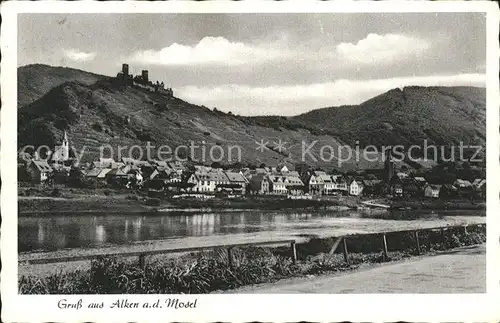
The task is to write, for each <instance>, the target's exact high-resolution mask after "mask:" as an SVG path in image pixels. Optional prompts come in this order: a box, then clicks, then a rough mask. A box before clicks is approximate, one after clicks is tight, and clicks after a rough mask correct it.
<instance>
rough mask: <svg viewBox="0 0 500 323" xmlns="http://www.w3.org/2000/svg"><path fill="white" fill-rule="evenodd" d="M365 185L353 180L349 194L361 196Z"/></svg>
mask: <svg viewBox="0 0 500 323" xmlns="http://www.w3.org/2000/svg"><path fill="white" fill-rule="evenodd" d="M363 188H364V186H363V183H362V182H361V181H359V180H356V179H352V181H351V182H350V183H349V194H350V195H354V196H359V195H361V193H362V192H363Z"/></svg>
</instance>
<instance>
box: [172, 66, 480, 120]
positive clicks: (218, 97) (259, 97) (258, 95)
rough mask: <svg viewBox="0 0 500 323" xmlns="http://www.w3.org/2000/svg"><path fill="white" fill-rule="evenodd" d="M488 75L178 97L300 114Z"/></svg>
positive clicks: (231, 89)
mask: <svg viewBox="0 0 500 323" xmlns="http://www.w3.org/2000/svg"><path fill="white" fill-rule="evenodd" d="M485 84H486V83H485V75H484V74H456V75H434V76H418V77H397V78H388V79H370V80H347V79H342V80H337V81H335V82H327V83H317V84H309V85H290V86H287V85H284V86H267V87H252V86H248V85H233V84H227V85H220V86H213V87H198V86H185V87H181V88H179V89H175V92H176V96H179V97H180V98H182V99H184V100H187V101H188V102H191V103H196V104H200V105H205V106H208V107H210V108H212V107H217V108H218V109H219V110H223V111H232V112H233V113H236V114H242V115H269V114H278V115H289V116H290V115H297V114H300V113H304V112H307V111H310V110H313V109H318V108H323V107H328V106H339V105H349V104H359V103H362V102H364V101H366V100H368V99H370V98H372V97H374V96H376V95H379V94H381V93H383V92H386V91H388V90H390V89H393V88H397V87H404V86H410V85H420V86H459V85H464V86H465V85H472V86H485Z"/></svg>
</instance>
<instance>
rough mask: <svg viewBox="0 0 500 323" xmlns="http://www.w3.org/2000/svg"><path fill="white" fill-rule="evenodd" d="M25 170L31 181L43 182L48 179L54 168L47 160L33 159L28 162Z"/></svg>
mask: <svg viewBox="0 0 500 323" xmlns="http://www.w3.org/2000/svg"><path fill="white" fill-rule="evenodd" d="M27 171H28V174H29V177H30V178H31V182H32V183H34V184H43V183H46V182H47V181H48V180H49V179H50V177H51V176H52V173H53V171H54V170H53V169H52V167H50V165H49V164H48V163H47V160H33V161H32V162H31V163H29V165H28V168H27Z"/></svg>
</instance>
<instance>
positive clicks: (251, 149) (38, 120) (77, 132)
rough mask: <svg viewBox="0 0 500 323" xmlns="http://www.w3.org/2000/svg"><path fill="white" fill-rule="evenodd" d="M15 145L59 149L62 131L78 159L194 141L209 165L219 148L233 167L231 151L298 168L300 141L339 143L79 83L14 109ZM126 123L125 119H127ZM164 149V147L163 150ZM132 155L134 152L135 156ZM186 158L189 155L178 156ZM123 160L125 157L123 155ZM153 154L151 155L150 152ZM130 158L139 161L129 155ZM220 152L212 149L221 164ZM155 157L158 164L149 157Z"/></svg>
mask: <svg viewBox="0 0 500 323" xmlns="http://www.w3.org/2000/svg"><path fill="white" fill-rule="evenodd" d="M18 115H19V126H18V132H19V133H18V143H19V146H20V147H22V146H24V145H35V146H40V145H48V146H50V147H53V146H54V145H55V144H56V143H58V142H59V141H60V140H61V138H62V134H63V131H64V130H66V131H67V132H68V136H69V138H70V141H71V143H70V144H71V145H72V146H74V147H75V148H76V149H77V150H78V151H80V150H81V149H82V148H83V147H85V154H84V158H83V161H84V162H88V161H91V160H95V159H96V158H98V157H99V147H100V145H106V144H109V145H111V146H112V147H114V149H115V156H116V153H117V152H116V151H117V150H118V147H119V146H127V147H128V148H130V147H131V146H133V145H139V146H141V147H142V148H144V149H145V147H146V144H147V142H148V141H150V142H151V145H154V146H156V147H157V148H158V147H159V146H162V145H168V146H169V147H170V148H171V149H172V150H173V149H175V147H177V146H179V145H186V146H189V145H190V142H191V141H193V142H194V143H195V144H197V145H200V144H202V142H205V143H206V147H207V148H206V152H207V153H206V154H205V156H206V159H207V160H206V162H207V163H210V162H211V161H210V160H209V159H210V155H209V153H208V152H209V149H210V147H211V146H214V145H218V146H221V147H223V149H224V154H225V156H226V158H225V159H224V160H223V161H222V163H225V164H228V163H229V162H233V163H234V162H236V161H237V160H236V157H237V150H231V151H232V160H231V161H229V160H228V158H227V156H228V151H229V150H230V149H229V148H228V147H231V146H239V147H241V155H242V162H243V163H245V164H247V163H252V164H255V165H259V164H260V163H265V164H268V165H276V164H277V163H279V162H286V161H289V162H291V163H299V162H301V156H302V154H301V151H302V146H301V145H302V144H301V143H302V141H303V140H304V142H306V143H311V142H313V141H315V140H318V141H319V142H320V144H318V145H317V146H316V147H315V148H317V149H315V150H313V151H312V153H313V154H314V155H316V156H317V155H318V151H319V148H320V147H321V146H320V145H330V146H332V147H334V149H335V150H337V147H338V146H339V145H340V144H341V143H340V142H339V141H338V140H337V139H336V138H334V137H332V136H327V135H322V136H317V135H312V134H311V133H310V132H309V131H308V130H306V129H296V130H289V129H284V128H281V129H273V128H269V127H262V126H258V125H256V124H255V122H254V121H253V120H251V119H249V118H246V117H237V116H232V115H228V114H225V113H222V112H214V111H211V110H209V109H207V108H203V107H199V106H196V105H192V104H189V103H187V102H185V101H182V100H180V99H178V98H175V97H173V98H169V97H166V96H164V95H162V94H158V93H150V92H146V91H144V90H142V89H139V88H132V87H128V88H121V87H119V86H116V85H114V84H113V83H112V82H110V81H108V80H103V81H99V82H97V83H96V84H93V85H85V84H82V83H79V82H67V83H63V84H61V85H59V86H57V87H55V88H54V89H52V90H51V91H49V92H48V93H47V94H46V95H45V96H43V97H42V98H41V99H40V100H37V101H35V102H33V103H32V104H29V105H27V106H25V107H23V108H22V109H19V112H18ZM127 117H130V121H127ZM262 139H265V141H268V144H267V147H268V148H269V149H265V150H264V151H263V152H261V151H259V150H256V147H257V144H256V142H260V141H261V140H262ZM279 139H282V140H283V141H285V142H286V147H287V148H288V149H287V150H285V151H281V152H279V151H278V150H277V149H276V143H275V142H276V141H278V140H279ZM165 149H167V148H165ZM200 152H201V149H196V150H195V155H194V158H195V159H198V160H200V159H201V157H200V156H201V155H200ZM135 153H137V151H135ZM180 153H181V155H183V156H184V155H185V153H186V149H181V150H180ZM122 154H123V155H125V156H126V157H127V156H128V150H124V151H123V153H122ZM155 154H156V150H155ZM132 155H133V156H134V157H136V158H137V157H139V156H138V155H136V154H132ZM219 156H220V151H219V150H216V151H214V157H215V158H218V157H219ZM152 158H157V156H156V155H153V156H152ZM306 162H307V163H309V164H312V165H318V166H323V167H326V168H331V167H334V166H335V165H336V159H335V158H334V159H332V160H331V161H326V162H325V161H322V160H319V161H318V162H315V161H313V160H312V159H310V158H307V159H306ZM380 166H381V164H379V163H368V162H365V161H360V162H359V163H358V165H356V162H355V161H349V162H345V163H343V164H342V169H354V168H358V167H362V168H377V167H380Z"/></svg>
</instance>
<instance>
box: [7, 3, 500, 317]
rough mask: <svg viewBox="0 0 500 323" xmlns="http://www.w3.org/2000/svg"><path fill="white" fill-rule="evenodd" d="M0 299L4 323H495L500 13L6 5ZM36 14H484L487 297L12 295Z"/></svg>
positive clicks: (455, 7)
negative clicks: (21, 143)
mask: <svg viewBox="0 0 500 323" xmlns="http://www.w3.org/2000/svg"><path fill="white" fill-rule="evenodd" d="M1 10H2V26H1V27H2V29H1V38H0V39H1V50H2V62H1V70H2V72H3V73H1V74H0V78H1V90H2V92H1V94H2V103H3V104H2V105H3V109H2V110H1V119H0V120H1V127H0V134H1V175H2V188H1V211H2V214H3V217H2V227H1V237H0V243H1V257H2V264H3V266H2V272H1V297H2V305H3V308H2V320H3V321H6V322H9V321H28V322H35V321H64V322H72V321H75V322H76V321H80V322H81V321H92V322H109V321H114V322H125V321H128V322H130V321H140V322H146V321H159V320H161V321H169V322H171V321H234V322H238V321H251V320H258V321H299V320H307V321H343V320H350V321H399V320H406V321H498V320H499V319H500V310H498V309H497V305H498V300H499V299H500V266H499V265H500V243H499V237H500V221H499V219H500V217H499V215H498V211H499V210H500V208H499V192H500V190H499V187H500V181H498V180H497V179H500V173H499V156H500V155H499V144H500V135H499V110H498V107H499V102H500V100H499V93H498V92H499V87H500V86H499V80H498V70H499V48H498V33H499V24H498V22H499V11H498V7H497V5H496V4H495V3H493V2H482V1H474V2H455V1H453V2H425V3H424V2H414V1H412V2H403V1H397V2H394V1H393V2H341V3H338V2H337V3H334V2H308V3H304V2H296V1H291V2H268V1H247V2H245V1H244V2H237V3H235V2H225V1H224V2H222V1H217V2H180V1H174V2H169V3H153V2H89V1H82V2H71V3H70V2H50V4H49V3H47V2H8V3H2V5H1ZM27 12H40V13H56V12H61V13H63V12H65V13H68V12H75V13H76V12H78V13H83V12H87V13H97V12H108V13H112V12H116V13H126V12H143V13H160V12H211V13H215V12H226V13H228V12H232V13H235V12H247V13H250V12H289V13H291V12H485V13H486V12H487V47H488V48H487V112H486V113H487V165H488V168H487V178H488V179H489V181H488V186H487V203H488V207H487V224H488V225H487V237H488V238H487V293H485V294H439V295H430V294H357V295H352V294H350V295H335V294H334V295H322V294H320V295H237V294H231V295H219V294H217V295H64V296H60V295H49V296H35V295H18V294H17V203H16V201H17V178H16V177H17V175H16V172H15V171H12V170H14V169H17V163H16V158H15V156H16V155H17V152H16V150H17V135H16V134H17V114H16V111H17V17H16V14H17V13H27ZM125 298H126V299H128V300H129V301H131V302H133V301H138V302H144V301H146V300H149V301H155V300H156V299H163V300H164V299H167V298H179V299H182V300H193V299H198V301H197V304H198V306H197V308H196V310H191V309H186V310H171V309H169V310H165V309H158V310H154V309H138V310H133V309H109V308H108V309H105V310H88V309H85V308H83V309H80V310H59V309H58V308H57V302H58V301H59V300H61V299H68V301H74V302H76V301H78V300H79V299H82V300H83V302H84V303H86V304H88V303H90V302H97V301H100V300H102V301H106V302H110V301H111V302H113V301H115V300H117V299H125Z"/></svg>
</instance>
